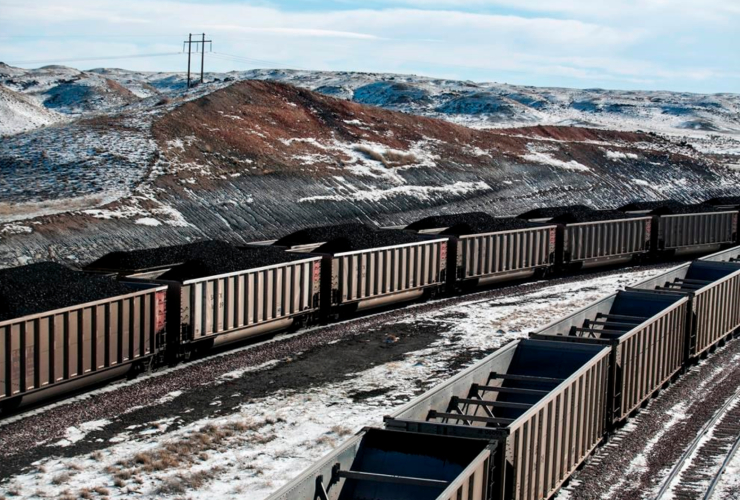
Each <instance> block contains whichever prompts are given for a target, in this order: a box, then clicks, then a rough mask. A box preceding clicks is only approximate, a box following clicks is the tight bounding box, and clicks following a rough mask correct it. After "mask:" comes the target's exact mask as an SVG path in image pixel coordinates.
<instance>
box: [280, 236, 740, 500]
mask: <svg viewBox="0 0 740 500" xmlns="http://www.w3.org/2000/svg"><path fill="white" fill-rule="evenodd" d="M738 333H740V246H737V247H734V248H731V249H729V250H725V251H723V252H719V253H716V254H714V255H711V256H709V257H705V258H702V259H699V260H695V261H693V262H690V263H687V264H683V265H680V266H678V267H676V268H674V269H671V270H669V271H667V272H665V273H663V274H661V275H660V276H657V277H655V278H652V279H648V280H645V281H643V282H641V283H638V284H637V285H635V286H633V287H630V288H627V289H625V290H621V291H618V292H617V293H615V294H613V295H611V296H609V297H607V298H605V299H602V300H599V301H597V302H595V303H593V304H591V305H588V306H586V307H584V308H583V309H581V310H580V311H577V312H575V313H573V314H571V315H569V316H567V317H566V318H563V319H560V320H557V321H555V322H553V323H552V324H550V325H548V326H545V327H544V328H542V329H540V330H539V331H537V332H533V333H531V334H530V336H529V337H530V338H527V339H522V340H518V341H515V342H511V343H509V344H508V345H506V346H504V347H503V348H501V349H499V350H497V351H496V352H494V353H493V354H491V355H490V356H488V357H486V358H484V359H483V360H481V361H480V362H478V363H476V364H475V365H473V366H471V367H470V368H468V369H466V370H465V371H463V372H461V373H459V374H458V375H456V376H455V377H453V378H452V379H449V380H447V381H445V382H442V383H441V384H440V385H438V386H436V387H434V388H432V389H431V390H429V391H428V392H426V393H425V394H422V395H421V396H419V397H418V398H416V399H414V400H412V401H410V402H409V403H407V404H406V405H404V406H402V407H401V408H399V409H398V410H396V411H394V412H393V413H392V414H391V415H388V416H386V417H385V418H384V421H385V425H384V428H372V427H370V428H366V429H363V430H362V431H361V432H360V433H358V434H357V435H356V436H354V437H352V438H351V439H350V440H349V441H347V442H345V443H344V444H343V445H341V446H340V447H339V448H337V449H336V450H334V451H332V452H331V453H329V454H328V455H326V456H324V457H323V458H321V459H320V460H318V461H317V462H316V463H315V464H314V465H313V466H311V467H310V468H309V469H308V470H306V471H305V472H303V473H302V474H301V475H299V476H298V477H297V478H296V479H294V480H293V481H291V482H289V483H288V484H287V485H285V486H284V487H282V488H281V489H280V490H278V491H277V492H276V493H274V494H273V495H272V496H271V497H269V499H268V500H315V499H322V500H345V499H346V500H349V499H355V498H362V499H366V500H406V499H408V500H411V499H413V500H460V499H474V500H545V499H548V498H550V497H552V496H554V495H555V494H556V493H557V491H558V490H559V488H560V487H561V486H562V485H563V484H564V483H565V482H566V481H567V480H568V479H569V478H570V477H571V476H572V474H573V473H574V472H575V471H576V470H577V469H578V468H579V467H580V466H581V465H582V464H583V463H584V461H585V460H586V459H587V458H588V456H589V455H590V454H591V453H592V451H593V450H594V449H595V448H596V447H597V446H598V445H599V444H600V443H602V442H603V440H604V439H606V438H607V436H608V434H609V433H610V431H612V430H613V429H615V428H616V427H617V426H618V425H620V424H622V423H623V422H625V421H626V420H627V419H628V418H630V416H632V415H633V414H634V413H635V412H636V411H637V410H638V409H639V408H640V407H641V406H642V405H644V404H645V403H646V402H647V401H648V399H649V398H651V397H653V396H654V395H655V394H657V392H658V391H660V390H661V389H662V388H663V387H666V385H667V384H669V383H670V382H671V380H673V379H674V378H676V377H677V376H678V375H680V373H681V372H682V370H683V369H684V368H685V367H686V366H687V364H689V363H690V362H692V361H693V360H695V359H697V358H699V357H701V356H704V355H706V353H708V352H709V351H710V350H712V349H713V348H715V347H716V346H717V345H719V344H720V343H722V342H724V341H726V340H727V339H729V338H730V337H731V336H733V335H735V334H738Z"/></svg>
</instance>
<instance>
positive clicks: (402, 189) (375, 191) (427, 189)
mask: <svg viewBox="0 0 740 500" xmlns="http://www.w3.org/2000/svg"><path fill="white" fill-rule="evenodd" d="M491 190H492V188H491V186H489V185H488V184H486V183H485V182H483V181H478V182H462V181H458V182H455V183H454V184H449V185H447V186H398V187H392V188H388V189H382V188H376V187H368V188H364V189H362V188H359V187H356V186H354V185H352V184H349V183H348V184H345V185H344V189H343V191H344V192H343V193H342V194H332V195H323V196H309V197H306V198H301V199H299V200H298V202H299V203H315V202H319V201H366V202H377V201H381V200H383V199H387V198H394V197H397V196H408V197H412V198H417V199H419V200H431V199H433V198H435V197H437V196H449V195H452V196H462V195H464V194H467V193H474V192H479V191H491Z"/></svg>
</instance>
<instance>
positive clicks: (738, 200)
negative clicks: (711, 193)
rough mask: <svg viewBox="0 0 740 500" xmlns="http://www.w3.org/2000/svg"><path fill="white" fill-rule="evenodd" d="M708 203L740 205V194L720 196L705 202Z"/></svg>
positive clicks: (713, 204)
mask: <svg viewBox="0 0 740 500" xmlns="http://www.w3.org/2000/svg"><path fill="white" fill-rule="evenodd" d="M704 203H705V204H706V205H712V206H715V205H722V206H734V207H740V196H718V197H717V198H711V199H709V200H707V201H705V202H704Z"/></svg>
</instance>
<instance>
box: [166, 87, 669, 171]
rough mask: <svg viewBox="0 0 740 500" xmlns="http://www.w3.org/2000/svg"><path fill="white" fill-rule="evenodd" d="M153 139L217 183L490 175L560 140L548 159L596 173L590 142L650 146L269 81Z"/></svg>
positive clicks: (232, 92)
mask: <svg viewBox="0 0 740 500" xmlns="http://www.w3.org/2000/svg"><path fill="white" fill-rule="evenodd" d="M153 130H154V136H155V138H156V139H157V141H158V143H159V145H160V147H161V149H162V151H163V152H164V154H165V156H166V157H167V158H168V159H170V160H171V161H172V162H173V163H174V164H176V165H187V166H190V167H192V166H194V165H204V166H207V167H208V168H209V170H210V171H211V172H212V173H218V174H226V173H236V172H243V171H244V170H246V171H248V172H250V173H253V174H256V173H273V172H291V173H296V172H304V173H310V174H311V175H313V176H318V177H322V176H326V175H336V168H338V167H342V166H346V165H347V164H352V163H353V161H354V160H353V157H354V156H355V154H360V155H362V154H365V155H369V156H370V157H371V158H376V159H381V160H382V161H383V163H384V164H385V165H386V166H400V165H408V164H414V163H422V162H423V160H424V158H423V157H425V156H427V157H429V156H433V157H435V161H434V163H435V165H437V166H452V165H466V166H479V167H481V168H482V167H488V168H490V167H491V166H492V163H495V162H494V161H492V160H497V161H500V160H509V161H513V162H515V163H521V162H522V161H523V160H522V158H521V157H522V156H523V155H526V154H527V153H528V148H531V147H532V143H533V142H534V143H536V142H538V141H544V142H547V143H552V142H553V141H557V143H558V147H557V148H550V149H552V151H551V153H550V154H551V156H552V157H554V158H559V159H561V160H562V161H570V160H572V159H573V158H576V157H580V159H581V160H582V161H584V162H586V164H587V166H589V167H593V166H594V165H592V164H588V163H593V161H595V159H591V160H589V156H590V154H591V153H592V152H593V150H596V149H598V148H597V146H595V145H593V143H609V144H610V145H613V146H615V147H617V148H620V147H628V148H629V147H630V146H631V145H632V144H634V143H636V142H656V139H655V138H651V137H648V136H646V135H643V134H639V133H630V132H615V131H604V130H595V129H583V128H576V127H542V126H539V127H532V128H519V129H503V130H476V129H470V128H466V127H462V126H458V125H454V124H451V123H449V122H446V121H441V120H436V119H431V118H424V117H419V116H415V115H409V114H405V113H400V112H394V111H388V110H385V109H381V108H376V107H371V106H364V105H360V104H355V103H352V102H348V101H344V100H339V99H335V98H332V97H328V96H325V95H322V94H318V93H315V92H311V91H308V90H305V89H301V88H297V87H293V86H290V85H286V84H281V83H276V82H266V81H244V82H239V83H236V84H234V85H232V86H230V87H227V88H225V89H222V90H219V91H216V92H214V93H212V94H209V95H207V96H205V97H202V98H200V99H197V100H194V101H192V102H189V103H186V104H184V105H182V106H180V107H178V108H176V109H175V110H174V111H172V112H171V113H169V114H168V115H166V116H165V117H163V118H162V119H160V120H159V121H158V122H157V123H156V124H155V126H154V129H153ZM585 142H588V143H590V144H584V143H585ZM384 150H385V151H384ZM389 150H391V151H389ZM579 150H580V151H579ZM400 152H407V153H409V155H405V156H404V155H400V154H399V153H400ZM377 153H380V154H381V155H383V157H382V158H380V157H376V156H374V155H376V154H377ZM598 157H599V158H602V157H603V154H599V155H598ZM189 171H192V168H185V169H184V170H183V171H181V172H180V173H179V174H178V175H180V176H186V175H187V172H189Z"/></svg>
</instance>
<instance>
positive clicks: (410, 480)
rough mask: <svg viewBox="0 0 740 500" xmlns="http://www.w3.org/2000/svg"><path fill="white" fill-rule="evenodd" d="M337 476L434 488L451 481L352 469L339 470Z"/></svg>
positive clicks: (447, 484)
mask: <svg viewBox="0 0 740 500" xmlns="http://www.w3.org/2000/svg"><path fill="white" fill-rule="evenodd" d="M337 477H340V478H344V479H354V480H355V481H374V482H376V483H394V484H410V485H413V486H431V487H434V488H443V489H444V488H446V487H447V486H449V484H450V483H448V482H447V481H440V480H437V479H423V478H419V477H409V476H392V475H388V474H374V473H370V472H356V471H351V470H339V471H337Z"/></svg>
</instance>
